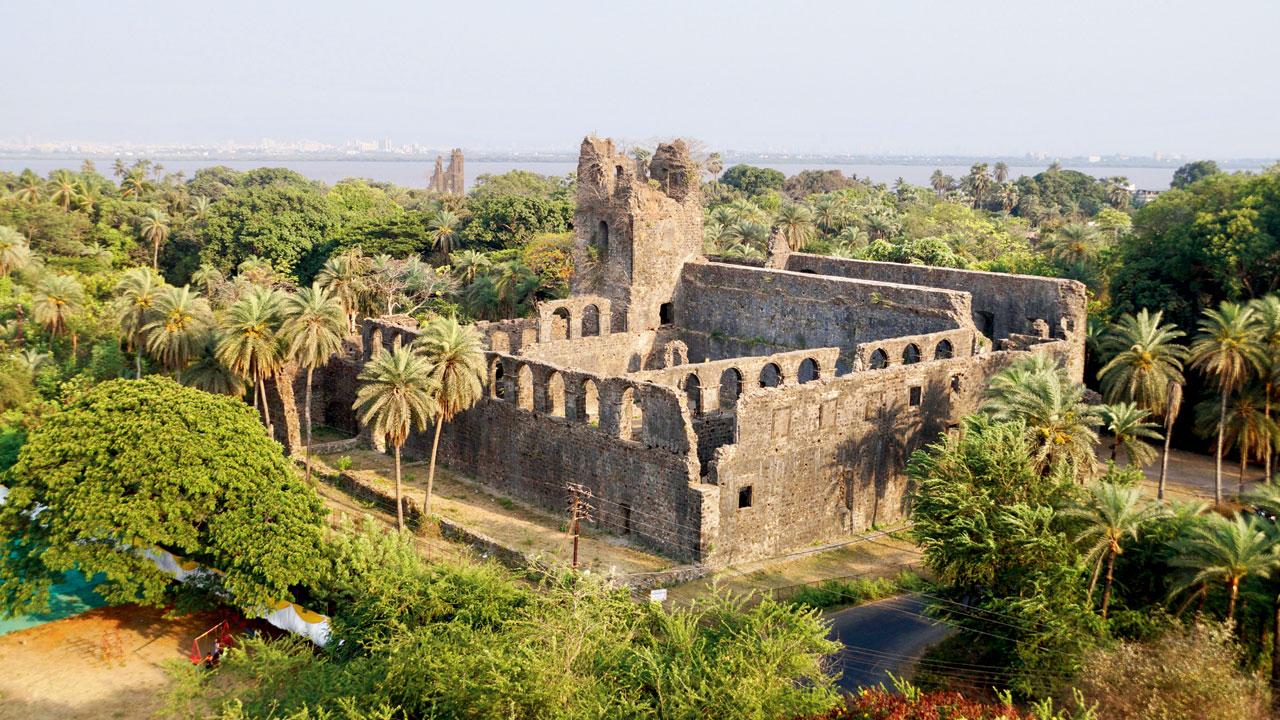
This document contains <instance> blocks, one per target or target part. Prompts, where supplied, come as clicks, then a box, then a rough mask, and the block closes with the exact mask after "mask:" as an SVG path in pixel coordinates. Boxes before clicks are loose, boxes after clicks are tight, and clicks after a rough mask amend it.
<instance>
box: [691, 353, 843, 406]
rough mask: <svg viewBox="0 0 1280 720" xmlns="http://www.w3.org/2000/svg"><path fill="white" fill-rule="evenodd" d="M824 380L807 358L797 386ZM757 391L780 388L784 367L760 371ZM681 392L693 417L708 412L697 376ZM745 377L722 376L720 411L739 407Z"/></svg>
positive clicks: (815, 363) (733, 371)
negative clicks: (759, 389)
mask: <svg viewBox="0 0 1280 720" xmlns="http://www.w3.org/2000/svg"><path fill="white" fill-rule="evenodd" d="M820 377H821V370H820V368H819V367H818V361H817V360H814V359H813V358H805V359H804V360H803V361H802V362H801V363H800V366H799V368H798V369H797V372H796V382H797V383H799V384H801V385H803V384H805V383H809V382H813V381H814V380H817V379H819V378H820ZM754 379H755V382H756V386H757V387H762V388H772V387H778V386H780V385H782V384H783V382H785V380H786V378H785V377H784V376H783V374H782V367H781V366H779V365H778V363H775V362H770V363H765V365H764V367H762V368H760V374H759V375H758V376H757V377H756V378H754ZM679 387H680V389H682V390H684V394H685V401H686V403H687V404H688V406H689V412H691V413H693V414H694V415H701V414H702V413H703V412H705V410H706V408H705V407H704V403H703V398H702V380H701V379H700V378H699V377H698V374H697V373H689V374H688V375H686V376H685V377H684V379H683V380H681V381H680V383H679ZM742 389H743V376H742V371H740V370H738V369H737V368H734V367H730V368H725V370H724V372H722V373H720V391H719V393H718V395H719V397H718V405H719V409H720V410H732V409H734V407H735V406H736V405H737V404H738V398H739V397H741V396H742Z"/></svg>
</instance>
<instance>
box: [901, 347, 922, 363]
mask: <svg viewBox="0 0 1280 720" xmlns="http://www.w3.org/2000/svg"><path fill="white" fill-rule="evenodd" d="M918 362H920V348H919V347H917V346H916V344H915V343H911V344H910V345H908V346H906V347H905V348H904V349H903V350H902V364H903V365H915V364H916V363H918Z"/></svg>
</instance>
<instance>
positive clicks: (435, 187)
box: [427, 148, 467, 195]
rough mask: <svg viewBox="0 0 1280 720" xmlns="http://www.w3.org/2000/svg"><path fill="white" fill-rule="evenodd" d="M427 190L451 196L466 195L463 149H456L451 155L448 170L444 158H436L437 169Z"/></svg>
mask: <svg viewBox="0 0 1280 720" xmlns="http://www.w3.org/2000/svg"><path fill="white" fill-rule="evenodd" d="M427 189H429V190H431V191H433V192H438V193H447V194H449V195H463V194H465V193H466V191H467V178H466V173H465V172H464V171H463V158H462V148H454V149H453V152H451V153H450V154H449V169H448V170H446V169H445V167H444V157H443V156H441V155H437V156H436V167H435V170H434V171H432V173H431V182H430V183H428V184H427Z"/></svg>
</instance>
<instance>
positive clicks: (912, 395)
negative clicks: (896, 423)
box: [907, 385, 922, 407]
mask: <svg viewBox="0 0 1280 720" xmlns="http://www.w3.org/2000/svg"><path fill="white" fill-rule="evenodd" d="M921 394H922V389H921V387H920V386H919V385H916V386H914V387H912V388H911V389H910V390H908V391H907V401H908V402H907V404H908V405H910V406H911V407H920V396H921Z"/></svg>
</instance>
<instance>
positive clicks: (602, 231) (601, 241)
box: [596, 220, 609, 260]
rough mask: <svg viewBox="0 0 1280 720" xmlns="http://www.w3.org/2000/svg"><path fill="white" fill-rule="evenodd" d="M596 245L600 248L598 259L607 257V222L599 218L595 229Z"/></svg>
mask: <svg viewBox="0 0 1280 720" xmlns="http://www.w3.org/2000/svg"><path fill="white" fill-rule="evenodd" d="M596 247H597V248H599V250H600V259H601V260H603V259H605V258H607V257H609V223H607V222H605V221H603V220H601V221H600V226H599V227H598V228H597V229H596Z"/></svg>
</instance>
